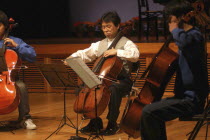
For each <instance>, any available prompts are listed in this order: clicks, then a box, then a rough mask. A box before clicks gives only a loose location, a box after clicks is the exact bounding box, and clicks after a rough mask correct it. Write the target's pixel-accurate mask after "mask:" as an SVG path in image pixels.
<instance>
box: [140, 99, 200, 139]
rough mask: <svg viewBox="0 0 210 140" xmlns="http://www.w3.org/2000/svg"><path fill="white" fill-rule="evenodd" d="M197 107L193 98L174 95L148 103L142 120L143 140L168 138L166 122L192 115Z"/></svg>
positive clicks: (141, 131) (143, 111)
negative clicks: (175, 96) (179, 97)
mask: <svg viewBox="0 0 210 140" xmlns="http://www.w3.org/2000/svg"><path fill="white" fill-rule="evenodd" d="M195 107H196V106H195V103H194V102H193V101H192V99H178V98H174V97H172V98H166V99H162V100H161V101H158V102H155V103H152V104H148V105H146V106H145V107H144V108H143V110H142V116H141V122H140V133H141V137H142V140H166V139H167V136H166V126H165V122H166V121H170V120H173V119H176V118H178V117H181V116H183V115H192V114H193V113H194V111H195ZM180 133H181V131H180Z"/></svg>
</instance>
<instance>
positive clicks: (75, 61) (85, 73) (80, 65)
mask: <svg viewBox="0 0 210 140" xmlns="http://www.w3.org/2000/svg"><path fill="white" fill-rule="evenodd" d="M66 62H67V63H68V65H69V66H70V67H71V68H72V69H73V70H74V71H75V72H76V73H77V75H78V76H79V77H80V78H81V79H82V81H83V82H84V83H85V84H86V85H87V86H88V87H89V88H93V87H95V86H97V85H100V84H101V83H102V82H101V81H100V80H99V78H98V77H97V76H96V75H95V74H94V73H93V72H92V70H91V69H90V68H89V67H88V66H87V65H86V64H85V63H84V61H82V59H81V58H80V57H73V58H68V59H66Z"/></svg>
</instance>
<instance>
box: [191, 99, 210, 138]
mask: <svg viewBox="0 0 210 140" xmlns="http://www.w3.org/2000/svg"><path fill="white" fill-rule="evenodd" d="M209 109H210V102H208V104H207V105H206V107H205V110H204V112H203V118H201V120H199V121H198V122H197V123H196V125H195V127H194V129H193V131H192V132H191V134H190V136H189V138H188V140H194V139H195V138H196V136H197V134H198V132H199V131H200V129H201V127H202V126H203V125H204V121H207V123H208V118H207V116H208V113H209ZM207 125H208V124H207ZM206 132H207V133H208V129H207V130H206ZM207 133H206V138H207Z"/></svg>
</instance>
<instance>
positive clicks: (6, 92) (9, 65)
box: [0, 18, 21, 115]
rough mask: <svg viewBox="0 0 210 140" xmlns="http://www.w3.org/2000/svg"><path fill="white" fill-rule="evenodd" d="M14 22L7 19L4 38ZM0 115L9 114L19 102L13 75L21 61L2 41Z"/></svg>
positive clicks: (0, 53)
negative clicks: (7, 26) (7, 23)
mask: <svg viewBox="0 0 210 140" xmlns="http://www.w3.org/2000/svg"><path fill="white" fill-rule="evenodd" d="M15 25H16V23H15V22H14V20H13V19H12V18H10V19H9V28H8V29H7V30H6V32H5V36H4V38H7V37H8V34H9V32H10V30H11V29H12V27H13V26H15ZM0 58H1V59H0V60H1V69H0V87H1V88H0V115H4V114H9V113H11V112H12V111H14V110H15V109H16V108H17V106H18V105H19V102H20V95H19V93H18V92H17V91H16V85H15V77H16V75H17V73H18V70H19V68H17V67H18V66H20V64H21V62H20V59H19V58H18V55H17V53H16V52H15V51H13V50H10V49H6V45H5V43H3V45H2V48H1V51H0Z"/></svg>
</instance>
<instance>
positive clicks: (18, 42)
mask: <svg viewBox="0 0 210 140" xmlns="http://www.w3.org/2000/svg"><path fill="white" fill-rule="evenodd" d="M5 40H6V41H5V43H7V46H8V47H9V48H10V49H12V50H14V51H16V52H17V53H18V56H19V57H20V58H21V60H23V61H28V62H34V61H35V60H36V52H35V50H34V48H33V47H32V46H30V45H28V44H27V43H25V42H24V41H23V40H22V39H20V38H15V37H9V38H6V39H5Z"/></svg>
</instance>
